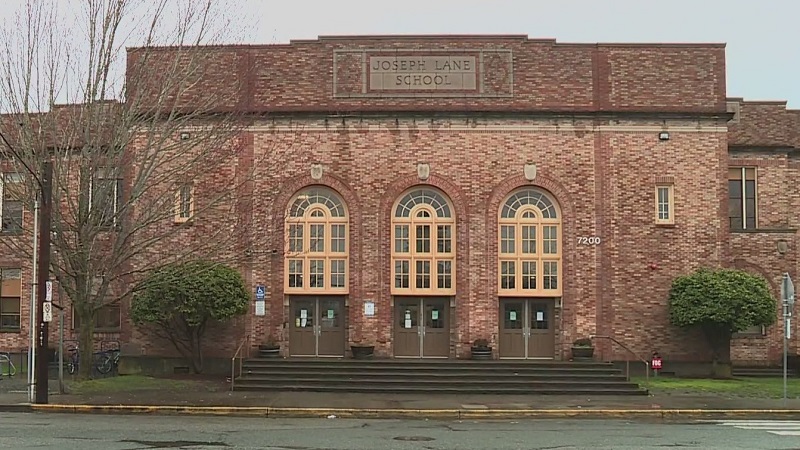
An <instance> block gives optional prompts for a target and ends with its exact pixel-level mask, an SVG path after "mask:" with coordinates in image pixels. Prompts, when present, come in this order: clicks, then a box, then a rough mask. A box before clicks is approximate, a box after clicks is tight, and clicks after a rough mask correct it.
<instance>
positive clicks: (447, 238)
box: [436, 225, 453, 253]
mask: <svg viewBox="0 0 800 450" xmlns="http://www.w3.org/2000/svg"><path fill="white" fill-rule="evenodd" d="M452 230H453V229H452V227H450V225H438V226H437V227H436V251H438V252H439V253H452V252H453V231H452Z"/></svg>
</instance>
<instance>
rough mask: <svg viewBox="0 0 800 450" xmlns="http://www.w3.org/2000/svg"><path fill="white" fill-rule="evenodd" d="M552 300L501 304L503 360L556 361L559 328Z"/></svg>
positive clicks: (504, 300)
mask: <svg viewBox="0 0 800 450" xmlns="http://www.w3.org/2000/svg"><path fill="white" fill-rule="evenodd" d="M553 305H554V301H553V300H552V299H502V300H501V301H500V343H499V344H500V357H501V358H552V357H553V356H554V355H555V327H554V323H553Z"/></svg>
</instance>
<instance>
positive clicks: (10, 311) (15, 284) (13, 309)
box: [0, 268, 22, 331]
mask: <svg viewBox="0 0 800 450" xmlns="http://www.w3.org/2000/svg"><path fill="white" fill-rule="evenodd" d="M21 305H22V271H21V270H20V269H8V268H3V269H0V331H19V329H20V326H21V324H22V321H21V314H20V311H21Z"/></svg>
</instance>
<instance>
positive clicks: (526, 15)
mask: <svg viewBox="0 0 800 450" xmlns="http://www.w3.org/2000/svg"><path fill="white" fill-rule="evenodd" d="M229 1H230V2H231V3H233V4H234V5H238V6H239V7H240V9H239V12H241V13H243V15H244V17H245V18H246V19H245V21H251V22H252V23H250V24H248V25H250V26H248V27H247V28H248V29H251V30H252V31H251V32H249V33H247V36H249V38H247V39H246V41H247V43H286V42H289V41H290V40H293V39H314V38H316V37H317V36H319V35H343V34H345V35H351V34H454V33H457V34H472V33H479V34H486V33H489V34H525V35H528V36H529V37H531V38H555V39H556V40H557V41H558V42H584V43H585V42H588V43H594V42H715V43H725V44H727V48H726V54H727V56H726V57H727V74H728V80H727V81H728V96H731V97H745V98H746V99H749V100H788V101H789V107H791V108H800V1H796V0H724V1H723V0H669V1H666V0H607V1H600V0H484V1H480V0H459V1H454V0H394V1H387V0H383V1H380V0H378V1H376V0H277V1H276V0H229ZM0 2H2V4H3V5H5V6H11V5H12V4H15V3H16V4H17V5H19V4H21V3H22V1H21V0H0ZM12 10H13V8H2V11H0V19H6V18H7V17H8V16H9V14H10V12H9V11H12Z"/></svg>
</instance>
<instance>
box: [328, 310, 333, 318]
mask: <svg viewBox="0 0 800 450" xmlns="http://www.w3.org/2000/svg"><path fill="white" fill-rule="evenodd" d="M328 319H333V310H332V309H329V310H328Z"/></svg>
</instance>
